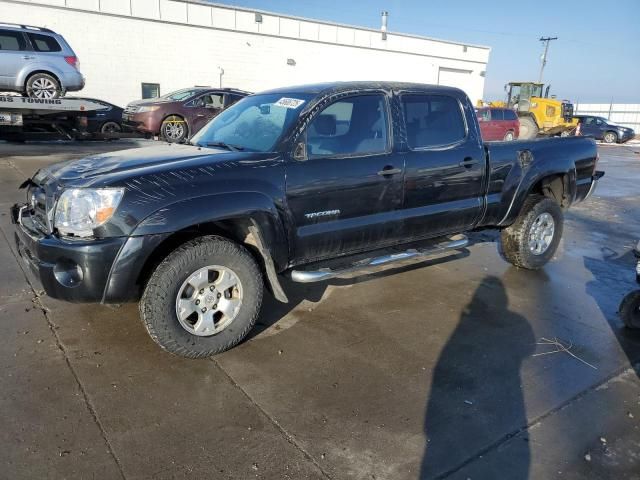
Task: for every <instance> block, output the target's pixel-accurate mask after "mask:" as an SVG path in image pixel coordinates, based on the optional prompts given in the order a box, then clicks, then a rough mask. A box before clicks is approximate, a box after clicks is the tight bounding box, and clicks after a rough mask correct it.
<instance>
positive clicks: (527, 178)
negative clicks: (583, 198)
mask: <svg viewBox="0 0 640 480" xmlns="http://www.w3.org/2000/svg"><path fill="white" fill-rule="evenodd" d="M558 175H562V176H564V175H567V176H568V177H569V178H568V187H569V189H568V191H567V195H568V196H569V198H570V199H571V203H573V201H574V200H575V196H576V188H575V185H576V170H575V167H573V168H571V169H569V170H566V169H554V170H550V171H544V172H535V173H534V172H531V171H529V172H528V175H527V174H525V175H524V176H523V177H522V179H521V180H520V183H519V184H518V187H517V189H516V191H515V192H514V194H513V197H512V199H511V203H510V205H509V208H508V209H507V212H506V213H505V215H504V217H503V218H502V220H500V222H498V226H507V225H510V224H511V223H513V222H514V221H515V219H516V217H517V216H518V214H519V213H520V209H521V208H522V205H523V204H524V202H525V200H526V198H527V197H528V196H529V194H530V193H531V190H532V189H533V187H535V186H536V185H537V184H538V183H539V182H541V181H542V180H544V179H545V178H548V177H555V176H558Z"/></svg>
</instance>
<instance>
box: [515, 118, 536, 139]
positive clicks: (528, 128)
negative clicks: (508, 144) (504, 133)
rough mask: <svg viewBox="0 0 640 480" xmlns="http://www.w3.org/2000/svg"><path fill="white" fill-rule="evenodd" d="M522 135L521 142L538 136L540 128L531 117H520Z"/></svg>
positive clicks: (520, 136)
mask: <svg viewBox="0 0 640 480" xmlns="http://www.w3.org/2000/svg"><path fill="white" fill-rule="evenodd" d="M519 120H520V135H519V136H518V138H520V139H521V140H530V139H532V138H536V137H537V136H538V126H537V125H536V122H534V121H533V119H532V118H531V117H520V118H519Z"/></svg>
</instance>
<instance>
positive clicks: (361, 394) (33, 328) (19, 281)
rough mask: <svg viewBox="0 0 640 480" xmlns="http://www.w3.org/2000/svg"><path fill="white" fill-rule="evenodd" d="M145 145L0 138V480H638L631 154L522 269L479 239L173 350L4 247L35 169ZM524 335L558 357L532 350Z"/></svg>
mask: <svg viewBox="0 0 640 480" xmlns="http://www.w3.org/2000/svg"><path fill="white" fill-rule="evenodd" d="M149 145H152V142H144V141H142V142H113V143H84V144H81V145H79V146H78V145H76V144H67V143H57V144H54V145H52V144H28V145H20V146H10V145H6V144H0V209H1V212H2V213H3V214H2V215H0V229H1V231H2V236H1V237H0V264H1V265H2V276H1V277H0V278H1V279H2V282H0V332H1V334H2V339H3V341H2V342H0V362H1V365H2V368H1V369H0V371H1V372H3V373H2V375H1V376H0V412H2V413H3V415H2V416H1V417H0V445H1V446H2V449H0V478H12V479H14V478H127V479H128V478H229V479H231V478H233V479H246V478H263V479H283V478H291V479H302V478H312V479H316V478H318V479H321V478H324V479H327V478H330V479H336V480H337V479H351V478H354V479H394V480H396V479H417V478H452V479H453V478H456V479H457V478H461V479H466V478H472V479H474V480H476V479H485V478H486V479H498V478H504V479H507V478H508V479H526V478H530V479H549V478H576V479H578V478H580V479H584V478H587V479H603V478H616V479H637V478H640V380H639V375H640V368H638V367H637V365H638V362H640V333H639V332H629V331H627V330H625V329H624V328H623V327H622V325H621V322H620V320H619V319H618V318H617V315H616V310H617V305H618V303H619V301H620V300H621V299H622V297H623V296H624V294H626V293H627V292H628V291H630V290H631V289H633V288H637V286H636V285H635V283H634V273H633V265H634V259H633V258H632V256H631V254H630V250H631V248H632V246H633V245H634V244H635V242H636V241H637V240H638V239H640V211H639V210H638V208H637V204H638V185H639V180H640V154H638V153H637V152H640V148H638V147H636V146H634V147H624V146H623V147H608V146H602V147H600V155H601V160H600V168H602V169H604V170H606V171H607V174H606V176H605V177H604V179H603V180H602V181H601V184H600V185H599V187H598V190H597V191H596V194H595V196H594V197H593V198H592V199H591V200H590V201H589V202H587V203H584V204H582V205H580V206H577V207H576V208H574V209H571V210H570V211H569V212H568V213H567V215H566V224H565V233H564V239H563V242H562V244H561V247H560V249H559V251H558V254H557V258H556V259H555V260H554V261H553V262H552V263H550V264H549V265H548V266H547V267H545V269H544V270H541V271H539V272H526V271H522V270H517V269H515V268H513V267H510V266H509V265H508V264H506V263H505V262H503V261H502V260H501V259H500V257H499V255H498V254H497V251H496V247H495V244H494V243H491V242H489V241H488V240H491V239H492V235H491V234H486V233H485V234H482V235H478V236H477V237H476V240H478V243H476V244H475V245H473V246H472V247H470V248H469V251H468V253H466V254H460V255H459V258H457V259H455V261H452V262H442V261H431V262H427V263H425V264H420V265H417V266H411V267H405V268H402V269H400V270H399V271H395V272H387V273H384V274H378V275H373V276H368V277H364V278H359V279H356V280H350V281H342V280H335V281H332V282H329V283H328V284H317V285H295V284H293V285H288V288H289V290H288V291H289V292H290V293H291V295H290V297H291V298H292V300H293V302H292V303H291V304H289V305H286V306H285V305H282V304H279V303H277V302H275V301H274V300H272V299H267V301H266V304H265V305H264V307H263V315H262V319H261V321H260V325H259V326H258V328H257V329H256V331H255V332H254V333H253V335H252V336H251V338H250V339H249V340H248V341H246V342H244V343H243V344H241V345H240V346H238V347H236V348H235V349H233V350H231V351H229V352H226V353H224V354H222V355H219V356H217V357H215V358H214V359H212V360H204V361H188V360H183V359H179V358H176V357H172V356H169V355H168V354H166V353H163V352H162V351H160V350H159V349H158V348H157V347H156V346H155V344H154V343H153V342H152V341H151V340H150V339H149V338H148V337H147V335H146V333H145V331H144V328H143V327H142V325H141V323H140V321H139V319H138V315H137V308H136V306H135V305H125V306H123V307H121V308H118V309H113V308H109V307H105V306H98V305H71V304H65V303H62V302H58V301H56V300H53V299H50V298H48V297H46V296H45V295H42V293H41V292H40V291H39V287H38V285H37V283H34V281H33V279H32V278H31V277H30V276H29V274H26V273H25V271H24V270H23V269H22V268H21V265H20V263H19V262H18V261H17V260H16V258H15V255H14V252H13V251H12V240H11V239H12V233H11V228H12V227H11V225H10V222H9V217H8V215H7V214H6V212H7V208H8V206H9V205H10V204H11V203H13V202H15V201H19V200H21V199H22V194H21V192H19V191H17V190H15V187H16V186H17V184H19V183H20V182H21V181H22V180H24V179H25V178H26V177H27V176H28V175H30V174H32V173H33V171H34V170H35V169H37V168H39V166H42V165H46V164H49V163H51V162H53V161H58V160H61V159H64V158H71V157H73V158H75V157H81V156H84V155H86V154H89V153H92V152H97V151H109V150H115V149H119V148H128V147H138V148H146V147H147V146H149ZM392 273H393V274H392ZM542 338H546V339H558V340H560V341H562V342H563V343H564V344H565V345H568V344H571V345H572V348H571V352H572V353H573V354H575V355H576V356H577V357H578V358H575V357H573V356H571V355H569V354H567V353H554V354H549V355H537V356H536V354H540V353H544V352H547V351H550V350H551V349H552V347H551V348H550V347H549V346H546V345H539V344H538V343H541V339H542ZM634 365H636V368H635V369H634V368H633V366H634ZM602 439H604V441H603V440H602Z"/></svg>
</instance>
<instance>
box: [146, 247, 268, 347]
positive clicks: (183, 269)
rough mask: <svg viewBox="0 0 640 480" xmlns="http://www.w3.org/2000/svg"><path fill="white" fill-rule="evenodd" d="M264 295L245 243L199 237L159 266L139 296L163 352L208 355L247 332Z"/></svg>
mask: <svg viewBox="0 0 640 480" xmlns="http://www.w3.org/2000/svg"><path fill="white" fill-rule="evenodd" d="M262 294H263V282H262V274H261V272H260V269H259V268H258V265H257V264H256V262H255V260H254V259H253V257H252V256H251V254H249V252H248V251H247V250H246V249H245V248H244V247H242V246H240V245H238V244H236V243H234V242H232V241H230V240H227V239H225V238H222V237H217V236H206V237H200V238H197V239H195V240H191V241H189V242H187V243H185V244H184V245H182V246H181V247H179V248H178V249H176V250H175V251H173V252H172V253H171V254H170V255H169V256H168V257H167V258H166V259H165V260H164V261H163V262H162V263H161V264H160V265H159V266H158V267H157V268H156V270H155V271H154V272H153V274H152V275H151V278H150V279H149V282H148V283H147V286H146V288H145V290H144V293H143V295H142V299H141V300H140V316H141V318H142V321H143V323H144V325H145V327H146V329H147V332H149V335H150V336H151V338H152V339H153V340H154V341H155V342H156V343H157V344H158V345H160V347H162V348H163V349H164V350H166V351H168V352H171V353H173V354H175V355H180V356H183V357H187V358H203V357H210V356H212V355H215V354H216V353H220V352H223V351H225V350H228V349H229V348H231V347H233V346H235V345H236V344H238V343H239V342H240V341H241V340H242V339H243V338H244V337H245V336H246V335H247V334H248V333H249V331H250V330H251V328H253V325H254V324H255V322H256V318H257V317H258V313H259V311H260V306H261V304H262Z"/></svg>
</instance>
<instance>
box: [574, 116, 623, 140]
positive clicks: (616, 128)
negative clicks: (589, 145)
mask: <svg viewBox="0 0 640 480" xmlns="http://www.w3.org/2000/svg"><path fill="white" fill-rule="evenodd" d="M574 118H577V119H578V125H579V127H578V128H579V130H578V131H579V132H580V135H582V136H585V137H593V138H595V139H596V140H602V141H603V142H605V143H624V142H626V141H628V140H631V139H632V138H633V137H634V136H635V134H636V132H634V131H633V129H632V128H629V127H623V126H622V125H618V124H617V123H615V122H612V121H611V120H607V119H606V118H604V117H597V116H594V115H575V116H574Z"/></svg>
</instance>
